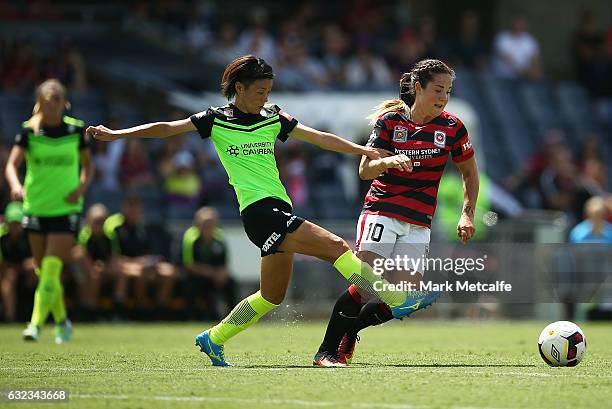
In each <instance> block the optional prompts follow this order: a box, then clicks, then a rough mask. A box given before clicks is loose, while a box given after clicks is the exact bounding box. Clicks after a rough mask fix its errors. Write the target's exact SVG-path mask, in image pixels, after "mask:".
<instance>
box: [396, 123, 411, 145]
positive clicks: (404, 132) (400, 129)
mask: <svg viewBox="0 0 612 409" xmlns="http://www.w3.org/2000/svg"><path fill="white" fill-rule="evenodd" d="M407 139H408V128H406V127H404V126H399V125H398V126H395V127H394V128H393V142H406V140H407Z"/></svg>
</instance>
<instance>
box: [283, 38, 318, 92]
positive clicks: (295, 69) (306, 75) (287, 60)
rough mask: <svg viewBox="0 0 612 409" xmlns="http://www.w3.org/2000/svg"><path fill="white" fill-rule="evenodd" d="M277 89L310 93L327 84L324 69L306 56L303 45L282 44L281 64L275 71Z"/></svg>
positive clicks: (299, 43)
mask: <svg viewBox="0 0 612 409" xmlns="http://www.w3.org/2000/svg"><path fill="white" fill-rule="evenodd" d="M276 78H277V79H276V83H277V84H278V87H279V88H281V89H285V90H290V91H312V90H316V89H322V88H325V87H326V86H327V84H328V77H327V73H326V72H325V68H323V66H322V65H321V64H320V63H319V61H318V60H316V59H315V58H313V57H311V56H309V55H308V51H307V50H306V47H305V46H304V44H303V43H301V42H297V43H291V42H288V43H283V45H282V62H281V63H279V65H278V69H277V70H276Z"/></svg>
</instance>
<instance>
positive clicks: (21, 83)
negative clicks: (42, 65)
mask: <svg viewBox="0 0 612 409" xmlns="http://www.w3.org/2000/svg"><path fill="white" fill-rule="evenodd" d="M7 54H8V55H7V56H6V61H3V64H2V67H0V72H1V73H2V89H3V90H5V91H11V92H15V93H20V92H21V93H29V92H31V90H33V89H34V87H35V86H36V83H37V82H38V80H39V77H40V74H39V67H38V64H37V63H36V58H35V55H34V46H33V45H32V44H30V43H25V42H18V43H16V44H14V45H13V47H12V49H10V50H9V52H8V53H7Z"/></svg>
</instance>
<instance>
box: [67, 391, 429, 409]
mask: <svg viewBox="0 0 612 409" xmlns="http://www.w3.org/2000/svg"><path fill="white" fill-rule="evenodd" d="M70 398H78V399H109V400H110V399H115V400H128V399H129V400H148V401H180V402H230V403H241V404H246V405H266V406H267V405H283V406H287V405H291V406H305V407H326V406H331V407H352V408H383V409H427V408H428V407H427V406H415V405H411V404H404V403H365V402H355V403H349V402H346V401H324V400H321V401H314V400H303V399H247V398H230V397H214V396H143V395H105V394H100V395H98V394H96V395H83V394H71V395H70Z"/></svg>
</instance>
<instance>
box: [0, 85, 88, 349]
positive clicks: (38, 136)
mask: <svg viewBox="0 0 612 409" xmlns="http://www.w3.org/2000/svg"><path fill="white" fill-rule="evenodd" d="M68 107H69V104H68V102H67V100H66V88H65V87H64V86H63V85H62V84H61V83H60V82H59V81H58V80H55V79H50V80H47V81H45V82H43V83H42V84H41V85H39V86H38V88H37V89H36V104H35V105H34V109H33V111H32V117H31V118H30V119H29V120H28V121H26V122H25V123H24V124H23V130H22V131H21V132H20V133H19V134H17V136H16V138H15V145H14V146H13V148H12V150H11V153H10V156H9V159H8V163H7V165H6V172H5V173H6V178H7V180H8V182H9V185H10V188H11V199H12V200H23V213H24V218H23V227H24V228H25V230H26V231H27V232H28V239H29V242H30V247H31V249H32V255H33V256H34V260H35V263H36V267H37V273H38V286H37V288H36V293H35V295H34V308H33V311H32V319H31V321H30V324H29V325H28V327H27V328H26V329H25V330H24V332H23V337H24V339H25V340H30V341H36V340H38V335H39V332H40V329H41V327H42V326H43V325H44V323H45V322H46V320H47V317H48V316H49V313H51V314H53V319H54V321H55V342H57V343H62V342H65V341H67V340H69V339H70V336H71V333H72V325H71V323H70V320H68V317H67V315H66V307H65V305H64V290H63V288H62V284H61V280H60V276H61V272H62V268H63V266H64V263H65V262H66V261H67V260H69V259H70V252H71V249H72V247H73V245H74V239H75V235H76V234H77V232H78V228H79V217H80V216H79V214H80V213H81V211H82V209H83V194H84V193H85V190H86V189H87V186H88V185H89V182H90V181H91V178H92V176H93V165H92V162H91V156H90V152H89V143H88V139H87V136H86V134H85V132H84V124H83V122H82V121H79V120H78V119H74V118H71V117H69V116H66V115H64V110H65V109H66V108H68ZM24 157H25V161H26V165H27V169H26V176H25V181H24V183H23V185H22V184H21V181H20V180H19V177H18V168H19V165H20V164H21V162H22V160H23V158H24Z"/></svg>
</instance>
